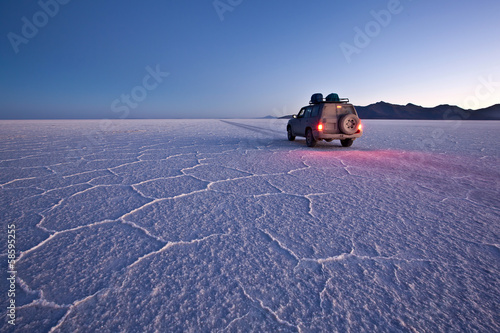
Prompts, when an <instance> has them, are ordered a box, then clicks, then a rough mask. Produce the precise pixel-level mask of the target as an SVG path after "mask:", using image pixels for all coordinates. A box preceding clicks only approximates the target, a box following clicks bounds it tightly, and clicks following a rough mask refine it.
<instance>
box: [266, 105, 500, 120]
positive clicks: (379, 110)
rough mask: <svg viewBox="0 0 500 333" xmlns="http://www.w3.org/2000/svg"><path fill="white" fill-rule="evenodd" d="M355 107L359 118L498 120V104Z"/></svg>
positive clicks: (499, 113)
mask: <svg viewBox="0 0 500 333" xmlns="http://www.w3.org/2000/svg"><path fill="white" fill-rule="evenodd" d="M355 107H356V111H357V112H358V115H359V117H360V118H361V119H420V120H500V104H495V105H492V106H490V107H487V108H484V109H479V110H465V109H462V108H460V107H458V106H456V105H447V104H444V105H438V106H436V107H433V108H426V107H423V106H420V105H415V104H411V103H409V104H406V105H397V104H391V103H386V102H378V103H375V104H370V105H367V106H355ZM268 117H269V116H268ZM281 118H285V119H286V118H291V116H284V117H281Z"/></svg>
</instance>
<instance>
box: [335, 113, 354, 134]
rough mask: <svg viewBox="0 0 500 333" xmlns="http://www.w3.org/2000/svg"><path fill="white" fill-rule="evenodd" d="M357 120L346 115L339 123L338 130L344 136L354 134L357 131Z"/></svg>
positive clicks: (352, 116)
mask: <svg viewBox="0 0 500 333" xmlns="http://www.w3.org/2000/svg"><path fill="white" fill-rule="evenodd" d="M358 125H359V118H358V117H357V116H355V115H353V114H346V115H345V116H343V117H342V118H340V121H339V129H340V130H341V131H342V133H344V134H354V133H356V131H357V130H358Z"/></svg>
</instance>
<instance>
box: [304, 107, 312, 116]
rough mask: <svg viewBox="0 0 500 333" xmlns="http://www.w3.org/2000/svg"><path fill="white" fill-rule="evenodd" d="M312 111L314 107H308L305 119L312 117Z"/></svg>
mask: <svg viewBox="0 0 500 333" xmlns="http://www.w3.org/2000/svg"><path fill="white" fill-rule="evenodd" d="M311 110H312V107H310V106H308V107H307V108H306V113H305V115H304V118H309V117H310V116H311Z"/></svg>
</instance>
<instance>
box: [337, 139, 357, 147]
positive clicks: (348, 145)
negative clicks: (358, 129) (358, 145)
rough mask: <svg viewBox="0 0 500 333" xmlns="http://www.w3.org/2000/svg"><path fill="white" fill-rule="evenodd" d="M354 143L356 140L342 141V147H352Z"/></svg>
mask: <svg viewBox="0 0 500 333" xmlns="http://www.w3.org/2000/svg"><path fill="white" fill-rule="evenodd" d="M353 142H354V139H344V140H340V144H341V145H342V147H350V146H352V143H353Z"/></svg>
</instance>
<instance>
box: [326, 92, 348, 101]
mask: <svg viewBox="0 0 500 333" xmlns="http://www.w3.org/2000/svg"><path fill="white" fill-rule="evenodd" d="M325 102H330V103H347V102H349V98H339V95H338V94H335V93H331V94H330V95H328V96H326V98H325Z"/></svg>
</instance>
